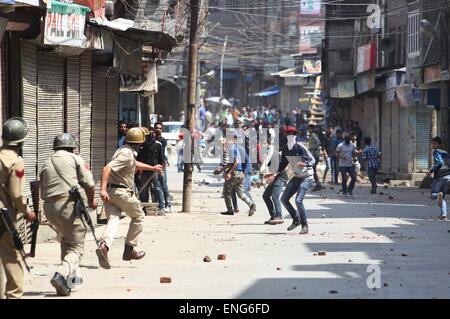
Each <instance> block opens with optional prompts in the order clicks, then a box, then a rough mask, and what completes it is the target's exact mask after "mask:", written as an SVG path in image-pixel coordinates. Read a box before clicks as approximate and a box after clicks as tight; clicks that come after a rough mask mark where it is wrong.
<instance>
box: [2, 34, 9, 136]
mask: <svg viewBox="0 0 450 319" xmlns="http://www.w3.org/2000/svg"><path fill="white" fill-rule="evenodd" d="M7 52H8V50H7V48H6V41H3V42H2V43H1V45H0V84H1V85H0V90H1V91H0V96H1V99H0V103H1V105H0V107H1V112H0V124H2V123H3V122H4V121H5V120H6V118H7V110H8V91H7V88H8V82H7V81H8V68H7V61H8V57H7ZM1 133H2V129H1V125H0V134H1ZM0 144H1V140H0Z"/></svg>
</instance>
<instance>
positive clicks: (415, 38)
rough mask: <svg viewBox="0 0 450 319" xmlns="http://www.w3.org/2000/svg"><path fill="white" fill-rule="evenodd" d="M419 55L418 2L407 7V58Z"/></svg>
mask: <svg viewBox="0 0 450 319" xmlns="http://www.w3.org/2000/svg"><path fill="white" fill-rule="evenodd" d="M419 55H420V1H415V2H412V3H410V4H409V5H408V57H409V58H414V57H417V56H419Z"/></svg>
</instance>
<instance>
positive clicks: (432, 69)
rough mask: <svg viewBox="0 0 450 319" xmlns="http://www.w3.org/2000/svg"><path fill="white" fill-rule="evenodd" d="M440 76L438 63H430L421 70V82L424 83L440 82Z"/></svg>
mask: <svg viewBox="0 0 450 319" xmlns="http://www.w3.org/2000/svg"><path fill="white" fill-rule="evenodd" d="M441 79H442V77H441V66H440V65H432V66H429V67H426V68H425V69H424V70H423V82H424V83H433V82H440V81H441Z"/></svg>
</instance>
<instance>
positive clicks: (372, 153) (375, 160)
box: [362, 145, 381, 169]
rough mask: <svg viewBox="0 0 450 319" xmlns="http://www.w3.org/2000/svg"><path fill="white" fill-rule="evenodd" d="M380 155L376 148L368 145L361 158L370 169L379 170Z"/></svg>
mask: <svg viewBox="0 0 450 319" xmlns="http://www.w3.org/2000/svg"><path fill="white" fill-rule="evenodd" d="M380 153H381V152H380V149H379V148H378V147H375V146H372V145H369V146H366V148H365V149H364V151H363V154H362V156H363V158H364V159H365V160H367V162H368V166H369V167H370V168H376V169H378V168H380V159H379V156H380Z"/></svg>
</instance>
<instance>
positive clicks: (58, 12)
mask: <svg viewBox="0 0 450 319" xmlns="http://www.w3.org/2000/svg"><path fill="white" fill-rule="evenodd" d="M89 11H90V9H89V8H87V7H83V6H80V5H77V4H68V3H62V2H58V1H52V7H51V9H47V16H46V17H45V29H44V44H48V45H64V46H71V47H80V48H84V47H85V43H86V37H85V35H84V27H85V24H86V14H87V13H88V12H89Z"/></svg>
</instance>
